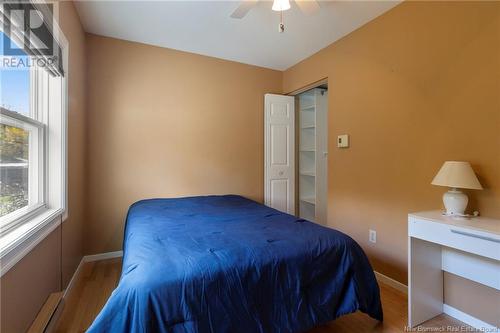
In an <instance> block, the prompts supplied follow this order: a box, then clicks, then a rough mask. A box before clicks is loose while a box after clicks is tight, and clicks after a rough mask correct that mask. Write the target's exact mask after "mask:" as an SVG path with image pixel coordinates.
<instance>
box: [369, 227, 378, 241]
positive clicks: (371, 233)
mask: <svg viewBox="0 0 500 333" xmlns="http://www.w3.org/2000/svg"><path fill="white" fill-rule="evenodd" d="M368 240H369V241H370V242H371V243H376V242H377V232H376V231H375V230H372V229H370V230H369V231H368Z"/></svg>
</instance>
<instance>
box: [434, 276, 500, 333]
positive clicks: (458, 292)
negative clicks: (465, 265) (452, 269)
mask: <svg viewBox="0 0 500 333" xmlns="http://www.w3.org/2000/svg"><path fill="white" fill-rule="evenodd" d="M443 294H444V301H445V303H446V304H450V305H452V306H453V307H454V308H456V309H459V310H461V311H463V312H465V313H468V314H470V315H471V316H473V317H476V318H479V319H481V320H483V321H484V322H487V323H489V324H491V325H494V326H496V327H500V291H499V290H496V289H494V288H490V287H487V286H484V285H482V284H479V283H475V282H473V281H470V280H467V279H464V278H462V277H460V276H457V275H453V274H449V273H446V272H445V273H444V292H443Z"/></svg>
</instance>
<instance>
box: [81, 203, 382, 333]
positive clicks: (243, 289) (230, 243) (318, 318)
mask: <svg viewBox="0 0 500 333" xmlns="http://www.w3.org/2000/svg"><path fill="white" fill-rule="evenodd" d="M123 250H124V256H123V268H122V275H121V278H120V282H119V284H118V287H117V288H116V289H115V290H114V292H113V293H112V295H111V297H110V298H109V300H108V302H107V303H106V305H105V306H104V308H103V309H102V311H101V313H100V314H99V315H98V316H97V318H96V320H95V321H94V323H93V324H92V325H91V327H90V328H89V330H88V332H91V333H93V332H113V333H119V332H172V333H178V332H212V333H226V332H228V333H246V332H248V333H256V332H266V333H271V332H303V331H305V330H307V329H309V328H312V327H314V326H316V325H319V324H322V323H325V322H327V321H330V320H333V319H335V318H337V317H339V316H341V315H344V314H347V313H351V312H355V311H356V310H361V311H363V312H366V313H368V314H369V315H370V316H372V317H374V318H376V319H379V320H382V307H381V304H380V297H379V288H378V285H377V282H376V280H375V276H374V273H373V270H372V268H371V266H370V264H369V262H368V260H367V258H366V256H365V254H364V253H363V251H362V249H361V248H360V247H359V245H358V244H357V243H356V242H355V241H354V240H352V239H351V238H350V237H348V236H346V235H344V234H343V233H341V232H339V231H336V230H332V229H329V228H325V227H322V226H319V225H317V224H314V223H312V222H308V221H305V220H302V219H298V218H296V217H293V216H291V215H288V214H284V213H281V212H279V211H277V210H274V209H272V208H269V207H266V206H263V205H261V204H259V203H256V202H254V201H251V200H248V199H245V198H243V197H240V196H235V195H227V196H206V197H191V198H180V199H151V200H144V201H139V202H137V203H135V204H133V205H132V206H131V207H130V210H129V212H128V216H127V221H126V227H125V240H124V248H123Z"/></svg>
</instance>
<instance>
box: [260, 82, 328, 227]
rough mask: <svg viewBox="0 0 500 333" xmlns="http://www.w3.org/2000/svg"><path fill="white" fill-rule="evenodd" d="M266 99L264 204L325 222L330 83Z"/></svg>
mask: <svg viewBox="0 0 500 333" xmlns="http://www.w3.org/2000/svg"><path fill="white" fill-rule="evenodd" d="M264 99H265V103H264V104H265V107H264V113H265V114H264V201H265V204H266V205H268V206H270V207H273V208H275V209H278V210H280V211H283V212H286V213H289V214H292V215H296V216H299V217H301V218H304V219H307V220H309V221H313V222H316V223H319V224H323V225H326V222H327V203H328V178H327V173H328V172H327V168H328V86H327V84H326V82H322V83H319V84H317V85H315V86H312V87H308V88H307V89H302V90H300V91H297V92H296V93H293V94H290V95H287V96H285V95H275V94H266V95H265V98H264Z"/></svg>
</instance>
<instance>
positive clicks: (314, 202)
mask: <svg viewBox="0 0 500 333" xmlns="http://www.w3.org/2000/svg"><path fill="white" fill-rule="evenodd" d="M300 201H302V202H306V203H308V204H311V205H315V204H316V198H315V197H307V198H301V199H300Z"/></svg>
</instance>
